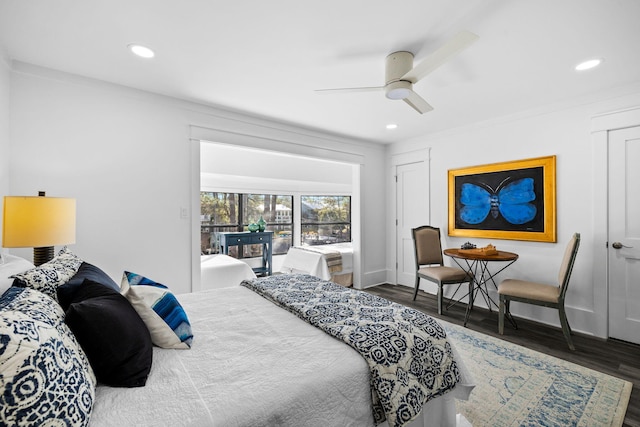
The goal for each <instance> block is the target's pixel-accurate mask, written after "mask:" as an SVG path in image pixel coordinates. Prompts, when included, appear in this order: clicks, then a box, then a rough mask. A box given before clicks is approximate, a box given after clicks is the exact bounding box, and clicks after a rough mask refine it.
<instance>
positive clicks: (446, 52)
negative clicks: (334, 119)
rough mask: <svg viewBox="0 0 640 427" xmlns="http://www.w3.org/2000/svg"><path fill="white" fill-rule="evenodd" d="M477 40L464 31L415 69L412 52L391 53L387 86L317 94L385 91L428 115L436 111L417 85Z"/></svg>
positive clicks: (327, 91) (388, 59) (471, 34)
mask: <svg viewBox="0 0 640 427" xmlns="http://www.w3.org/2000/svg"><path fill="white" fill-rule="evenodd" d="M477 39H478V36H477V35H475V34H473V33H471V32H469V31H462V32H460V33H458V34H457V35H456V36H455V37H453V38H452V39H451V40H449V41H448V42H447V43H445V44H444V45H443V46H441V47H440V48H439V49H438V50H436V51H435V52H433V53H432V54H430V55H429V56H427V57H426V58H425V59H424V60H422V62H420V63H419V64H418V65H416V66H415V67H414V66H413V54H412V53H411V52H405V51H399V52H393V53H391V54H390V55H389V56H387V59H386V66H385V84H384V86H375V87H355V88H340V89H319V90H316V92H318V93H334V92H369V91H378V90H384V92H385V96H386V97H387V98H389V99H402V100H403V101H404V102H406V103H407V104H409V105H410V106H411V107H412V108H413V109H414V110H416V111H417V112H418V113H420V114H424V113H427V112H429V111H431V110H433V107H432V106H431V105H429V103H428V102H427V101H425V100H424V99H423V98H422V97H420V95H418V94H417V93H415V92H414V91H413V84H414V83H416V82H418V81H419V80H421V79H422V78H424V77H425V76H427V75H428V74H429V73H431V72H432V71H433V70H435V69H436V68H438V67H439V66H441V65H442V64H444V63H445V62H447V61H448V60H449V59H450V58H452V57H453V56H454V55H456V54H458V53H460V52H461V51H462V50H464V49H465V48H467V47H468V46H469V45H471V44H472V43H473V42H475V41H476V40H477Z"/></svg>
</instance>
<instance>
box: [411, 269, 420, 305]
mask: <svg viewBox="0 0 640 427" xmlns="http://www.w3.org/2000/svg"><path fill="white" fill-rule="evenodd" d="M419 288H420V276H418V275H416V289H415V290H414V291H413V300H414V301H415V300H416V297H417V296H418V289H419Z"/></svg>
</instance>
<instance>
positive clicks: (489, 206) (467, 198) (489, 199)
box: [460, 177, 537, 224]
mask: <svg viewBox="0 0 640 427" xmlns="http://www.w3.org/2000/svg"><path fill="white" fill-rule="evenodd" d="M510 179H511V177H508V178H506V179H505V180H503V181H502V182H501V183H500V184H499V185H498V186H497V187H496V189H495V190H494V189H493V188H491V187H490V186H489V185H487V184H485V183H479V184H471V183H464V184H462V187H461V194H460V203H461V204H462V205H463V206H462V208H461V209H460V219H462V220H463V221H464V222H466V223H467V224H480V223H481V222H483V221H484V220H485V219H486V218H487V216H488V215H489V213H491V216H492V217H493V218H494V219H497V218H498V216H500V215H502V217H503V218H504V219H505V220H507V221H508V222H509V223H511V224H525V223H527V222H529V221H531V220H533V219H534V218H535V216H536V212H537V209H536V206H535V205H534V204H533V203H530V202H532V201H534V200H535V199H536V194H535V192H534V191H533V178H522V179H518V180H517V181H513V182H508V181H509V180H510Z"/></svg>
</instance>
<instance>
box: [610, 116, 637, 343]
mask: <svg viewBox="0 0 640 427" xmlns="http://www.w3.org/2000/svg"><path fill="white" fill-rule="evenodd" d="M608 241H609V250H608V252H609V336H610V337H612V338H618V339H621V340H624V341H629V342H634V343H638V344H640V127H633V128H628V129H621V130H616V131H612V132H611V133H610V134H609V238H608Z"/></svg>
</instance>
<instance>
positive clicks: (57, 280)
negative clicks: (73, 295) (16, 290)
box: [11, 246, 82, 301]
mask: <svg viewBox="0 0 640 427" xmlns="http://www.w3.org/2000/svg"><path fill="white" fill-rule="evenodd" d="M81 264H82V260H81V259H80V258H78V256H77V255H75V254H74V253H72V252H71V251H70V250H69V249H68V248H67V247H66V246H65V247H64V248H62V249H61V250H60V252H58V255H57V256H56V257H55V258H53V259H52V260H51V261H48V262H45V263H44V264H42V265H39V266H37V267H35V268H32V269H30V270H27V271H25V272H23V273H18V274H14V275H12V276H11V277H12V278H14V279H16V280H15V281H14V283H13V285H14V286H19V287H23V288H31V289H35V290H36V291H40V292H42V293H44V294H46V295H48V296H50V297H51V298H53V299H54V300H56V301H57V300H58V293H57V289H58V286H60V285H62V284H64V283H66V282H67V281H68V280H69V279H71V277H73V275H74V274H76V272H77V271H78V269H79V268H80V265H81Z"/></svg>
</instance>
